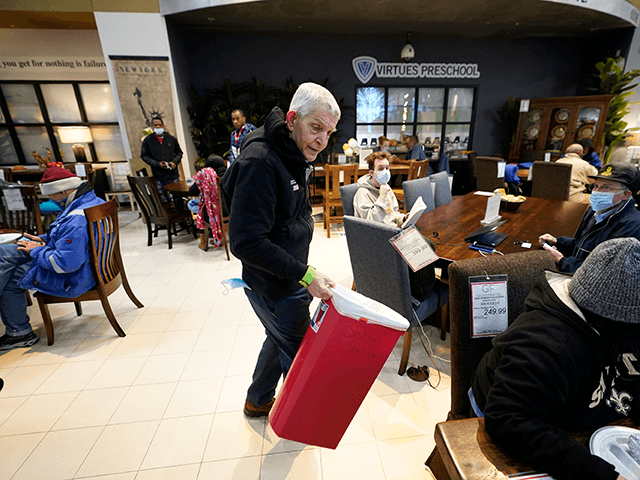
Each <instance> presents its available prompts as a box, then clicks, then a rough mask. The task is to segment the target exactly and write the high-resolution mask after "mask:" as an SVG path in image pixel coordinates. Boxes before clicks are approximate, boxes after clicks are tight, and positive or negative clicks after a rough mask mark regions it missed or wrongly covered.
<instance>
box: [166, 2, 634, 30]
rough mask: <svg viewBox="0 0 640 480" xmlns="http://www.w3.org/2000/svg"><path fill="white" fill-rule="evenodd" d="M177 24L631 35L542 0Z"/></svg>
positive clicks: (283, 8) (334, 5)
mask: <svg viewBox="0 0 640 480" xmlns="http://www.w3.org/2000/svg"><path fill="white" fill-rule="evenodd" d="M167 19H168V20H169V21H170V22H171V23H174V24H177V25H183V26H193V27H202V28H206V29H212V30H215V31H225V32H247V33H249V32H253V33H256V32H263V33H268V32H271V33H274V34H278V33H281V32H295V31H300V32H305V33H307V34H309V33H317V34H328V33H333V34H339V35H368V36H370V35H371V34H372V33H379V34H390V33H392V34H395V35H397V34H398V33H401V32H406V31H411V32H412V35H416V36H420V37H442V36H447V37H466V38H496V37H498V38H514V37H515V38H517V37H540V36H563V35H568V36H580V35H588V34H590V33H593V32H601V31H606V30H617V29H623V28H628V27H630V26H631V25H630V24H629V23H627V22H625V21H623V20H621V19H618V18H616V17H613V16H610V15H606V14H603V13H599V12H596V11H594V10H589V9H586V8H579V7H573V6H569V5H562V4H557V3H551V2H545V1H541V0H402V1H398V0H266V1H257V2H248V3H240V4H235V5H226V6H220V7H211V8H205V9H200V10H194V11H190V12H184V13H179V14H175V15H170V16H168V17H167Z"/></svg>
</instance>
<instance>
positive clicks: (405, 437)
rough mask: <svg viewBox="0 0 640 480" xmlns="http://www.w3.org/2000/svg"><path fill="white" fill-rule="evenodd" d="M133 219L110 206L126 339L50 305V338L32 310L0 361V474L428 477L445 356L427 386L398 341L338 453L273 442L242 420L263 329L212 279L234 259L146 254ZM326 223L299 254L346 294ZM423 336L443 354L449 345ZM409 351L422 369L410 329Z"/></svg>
mask: <svg viewBox="0 0 640 480" xmlns="http://www.w3.org/2000/svg"><path fill="white" fill-rule="evenodd" d="M135 218H136V217H135V216H134V215H133V214H130V213H122V214H121V218H120V222H121V234H122V240H121V243H122V252H123V257H124V261H125V265H126V271H127V275H128V277H129V280H130V282H131V284H132V286H133V289H134V291H135V293H136V295H137V296H138V298H139V299H140V300H141V301H142V303H143V304H144V305H145V307H144V308H143V309H137V308H135V306H134V305H133V304H132V303H131V302H130V301H129V299H128V298H127V297H126V295H125V294H124V292H123V291H122V289H120V291H118V292H116V293H115V294H114V295H112V296H111V297H110V301H111V304H112V307H113V308H114V310H115V312H116V315H117V317H118V319H119V322H120V324H121V326H122V327H123V328H124V330H125V331H126V332H127V336H126V337H125V338H119V337H118V336H116V335H115V333H114V331H113V330H112V328H111V326H110V325H109V323H108V322H107V320H106V319H105V316H104V314H103V312H102V309H101V307H100V305H99V303H98V302H89V303H86V304H84V315H83V316H82V317H81V318H77V317H76V316H75V311H74V309H73V306H71V305H58V306H53V307H52V308H51V313H52V317H53V318H54V322H55V334H56V341H55V344H54V345H53V346H51V347H49V346H47V345H46V336H45V333H44V328H43V325H42V322H41V319H40V313H39V311H38V308H37V307H36V306H34V307H31V308H30V311H29V314H30V315H31V318H32V324H33V325H34V328H35V330H36V332H37V333H38V334H39V335H40V337H41V341H40V343H38V344H36V345H35V346H33V347H31V348H27V349H18V350H13V351H9V352H6V353H3V354H2V355H0V377H2V378H4V380H5V382H6V384H5V388H4V390H3V391H2V392H0V452H1V454H0V479H7V480H9V479H11V480H27V479H33V480H36V479H37V480H64V479H76V478H84V479H96V480H97V479H100V480H134V479H135V480H170V479H171V480H173V479H176V480H178V479H179V480H205V479H212V480H213V479H215V480H226V479H234V480H253V479H260V480H271V479H273V480H284V479H318V480H334V479H350V480H357V479H366V480H378V479H380V480H383V479H386V480H394V479H398V480H400V479H402V480H413V479H428V478H431V476H430V474H429V473H428V472H427V471H426V470H425V468H424V461H425V459H426V458H427V456H428V455H429V453H430V452H431V449H432V448H433V445H434V442H433V431H434V426H435V424H436V423H437V422H439V421H443V420H444V419H445V418H446V413H447V411H448V409H449V402H450V400H449V394H450V377H449V371H450V369H449V366H448V364H447V363H444V362H440V361H438V365H439V366H440V368H441V370H442V382H441V384H440V386H439V387H438V389H437V390H434V389H433V388H431V387H430V386H429V385H427V384H426V383H417V382H414V381H412V380H410V379H408V378H407V377H406V376H404V377H399V376H398V375H397V373H396V370H397V368H398V359H399V356H400V352H401V349H400V345H401V344H400V343H399V344H398V345H397V346H396V348H395V349H394V351H393V353H392V354H391V356H390V357H389V360H388V361H387V362H386V364H385V367H384V368H383V370H382V372H381V373H380V375H379V377H378V379H377V380H376V382H375V384H374V385H373V388H372V389H371V391H370V392H369V394H368V395H367V397H366V399H365V402H364V403H363V405H362V406H361V407H360V410H359V411H358V413H357V415H356V416H355V418H354V420H353V422H352V424H351V426H350V427H349V429H348V430H347V432H346V434H345V436H344V437H343V439H342V441H341V443H340V445H339V447H338V448H337V449H336V450H329V449H324V448H318V447H313V446H307V445H303V444H300V443H296V442H292V441H288V440H284V439H280V438H278V437H277V435H276V434H275V433H274V432H273V430H272V429H271V427H270V426H269V424H268V421H267V420H266V419H264V418H263V419H257V420H247V419H246V418H245V417H244V416H243V414H242V406H243V401H244V398H245V392H246V389H247V386H248V385H249V382H250V380H251V374H252V372H253V367H254V364H255V360H256V357H257V353H258V351H259V348H260V345H261V343H262V341H263V339H264V331H263V329H262V328H261V326H260V323H259V321H258V319H257V317H256V316H255V315H254V313H253V311H252V310H251V307H250V306H249V304H248V301H247V300H246V297H245V296H244V294H243V293H242V292H239V291H233V292H231V293H229V294H227V295H225V294H224V292H223V290H224V289H223V287H222V286H221V285H220V282H221V281H222V280H224V279H226V278H230V277H239V276H240V272H241V265H240V262H239V261H238V260H237V259H235V258H232V260H231V261H230V262H229V261H227V260H226V257H225V254H224V251H222V250H219V249H218V250H216V249H210V250H209V252H203V251H201V250H199V249H198V248H197V247H196V245H197V243H196V241H195V240H194V239H193V237H189V236H186V235H185V234H184V233H182V234H180V236H179V237H178V239H177V240H174V247H173V249H172V250H168V249H167V243H166V234H164V233H161V234H160V235H159V237H158V238H157V239H154V245H153V246H151V247H147V245H146V229H145V227H144V225H143V224H142V222H141V220H137V219H135ZM333 228H334V230H333V232H334V234H335V235H332V238H331V239H327V238H326V232H324V231H323V229H322V225H316V232H315V238H314V240H313V243H312V246H311V258H310V263H311V264H313V265H315V266H316V267H317V268H318V269H320V270H321V271H323V272H325V273H327V274H328V275H330V276H331V277H332V278H333V279H334V280H335V281H336V282H338V283H339V284H341V285H344V286H346V287H350V286H351V281H352V276H351V268H350V263H349V256H348V252H347V245H346V241H345V238H344V236H343V235H342V229H341V227H340V226H334V227H333ZM314 309H315V304H314V305H312V310H314ZM0 330H1V328H0ZM425 331H426V332H427V335H428V336H429V337H430V339H431V343H432V344H433V348H434V349H435V351H436V353H437V354H438V355H439V356H441V357H443V358H447V359H448V358H449V342H448V340H447V341H446V342H441V341H440V340H439V338H438V332H437V331H436V330H435V329H434V328H432V327H425ZM411 359H412V360H413V361H415V362H416V363H418V364H421V365H422V364H427V363H428V361H427V356H426V354H425V353H424V349H423V348H422V346H421V345H420V343H419V340H418V335H417V334H414V345H413V348H412V357H411ZM432 376H436V375H435V371H434V372H432ZM336 402H339V399H336Z"/></svg>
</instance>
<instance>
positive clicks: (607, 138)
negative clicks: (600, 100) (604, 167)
mask: <svg viewBox="0 0 640 480" xmlns="http://www.w3.org/2000/svg"><path fill="white" fill-rule="evenodd" d="M596 69H597V70H598V74H597V75H595V76H594V77H595V80H596V82H595V83H596V86H595V87H592V88H589V89H588V90H589V91H591V92H593V93H594V94H595V95H607V94H613V95H615V97H613V99H612V100H611V102H610V103H609V113H608V114H607V120H606V122H605V125H604V132H603V138H602V143H603V144H604V145H606V146H607V147H608V149H607V152H606V153H605V156H604V159H603V163H607V162H608V161H609V157H610V156H611V152H613V149H614V148H615V147H616V146H618V145H620V144H622V143H623V142H624V140H625V138H627V137H628V136H629V135H630V134H631V132H633V131H636V130H639V129H638V128H627V126H628V125H629V124H628V123H627V122H625V121H624V117H625V116H626V115H627V114H628V113H629V105H632V103H631V102H629V100H628V98H629V97H631V96H632V95H633V94H634V93H635V92H634V91H633V89H634V88H635V87H637V86H638V84H637V83H635V84H631V83H632V82H633V81H634V80H635V79H636V78H637V77H638V76H640V70H631V71H629V72H627V73H624V69H623V68H622V67H621V66H620V65H619V64H618V63H617V62H616V61H615V59H613V58H607V59H606V60H605V61H604V62H598V63H596ZM634 103H638V102H634Z"/></svg>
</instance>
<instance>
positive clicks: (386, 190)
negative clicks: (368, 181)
mask: <svg viewBox="0 0 640 480" xmlns="http://www.w3.org/2000/svg"><path fill="white" fill-rule="evenodd" d="M392 194H393V191H392V190H391V187H390V186H389V184H388V183H385V184H384V185H380V197H382V199H383V200H386V201H387V202H391V195H392Z"/></svg>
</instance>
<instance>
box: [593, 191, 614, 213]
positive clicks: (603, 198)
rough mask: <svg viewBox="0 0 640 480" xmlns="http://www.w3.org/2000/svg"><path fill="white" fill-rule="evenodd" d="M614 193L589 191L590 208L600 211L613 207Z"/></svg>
mask: <svg viewBox="0 0 640 480" xmlns="http://www.w3.org/2000/svg"><path fill="white" fill-rule="evenodd" d="M614 195H615V193H614V192H591V195H590V196H589V203H590V204H591V208H592V209H593V210H594V211H596V212H601V211H603V210H606V209H608V208H611V207H613V205H614V203H613V196H614Z"/></svg>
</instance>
